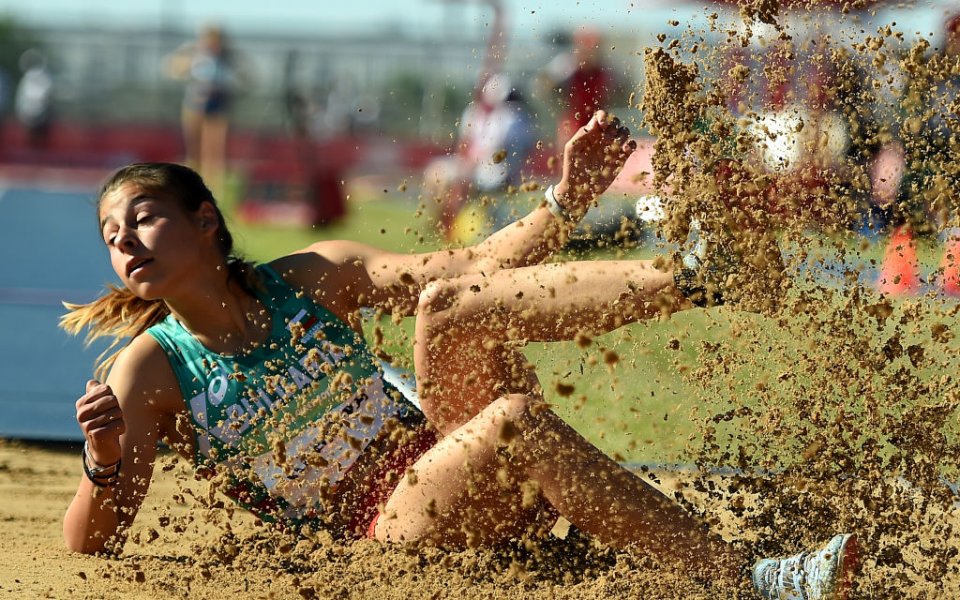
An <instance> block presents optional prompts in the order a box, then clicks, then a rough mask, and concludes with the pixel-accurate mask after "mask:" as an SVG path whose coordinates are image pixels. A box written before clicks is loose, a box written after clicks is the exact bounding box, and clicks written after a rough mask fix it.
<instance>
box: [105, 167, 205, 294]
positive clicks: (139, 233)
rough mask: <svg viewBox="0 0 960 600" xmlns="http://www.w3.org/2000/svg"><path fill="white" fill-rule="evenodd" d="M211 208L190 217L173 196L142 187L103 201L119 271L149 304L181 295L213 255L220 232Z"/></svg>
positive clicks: (131, 187) (130, 185)
mask: <svg viewBox="0 0 960 600" xmlns="http://www.w3.org/2000/svg"><path fill="white" fill-rule="evenodd" d="M210 209H211V207H210V205H209V204H208V203H207V204H204V205H202V207H201V209H200V210H199V211H197V212H196V213H189V212H187V211H185V210H184V209H183V208H182V206H181V204H180V203H179V202H177V200H176V199H174V198H172V197H170V196H169V195H167V194H164V193H162V192H153V191H148V190H146V189H145V188H143V187H142V186H141V185H139V184H136V183H130V182H127V183H124V184H122V185H120V186H119V187H117V188H116V189H115V190H113V191H111V192H109V193H108V194H106V195H105V196H104V197H103V199H102V200H101V202H100V232H101V234H102V235H103V241H104V243H105V244H106V245H107V249H108V250H109V252H110V263H111V264H112V265H113V270H114V272H116V274H117V276H118V277H120V280H121V281H123V283H124V285H126V286H127V288H128V289H130V291H132V292H133V293H134V294H136V295H137V296H139V297H140V298H143V299H145V300H155V299H159V298H169V297H170V296H172V295H174V294H176V293H177V291H178V290H179V289H181V287H182V286H183V285H184V284H185V283H187V282H189V280H190V278H189V277H188V276H189V274H190V273H191V272H192V271H195V270H196V269H197V265H199V264H202V261H203V260H205V259H204V257H205V256H207V257H208V256H209V253H208V250H209V248H210V245H211V244H212V243H214V242H213V238H214V235H215V233H212V230H215V229H216V219H215V214H214V215H213V218H212V222H213V226H212V227H211V215H210V214H209V213H210ZM206 260H209V258H207V259H206Z"/></svg>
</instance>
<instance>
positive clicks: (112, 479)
mask: <svg viewBox="0 0 960 600" xmlns="http://www.w3.org/2000/svg"><path fill="white" fill-rule="evenodd" d="M80 462H82V463H83V474H84V475H86V476H87V479H89V480H90V483H92V484H93V485H95V486H97V487H101V488H103V487H109V486H111V485H113V484H115V483H116V482H117V476H118V475H119V474H120V460H119V459H118V460H117V462H116V463H114V464H113V465H111V466H108V467H101V468H100V469H97V471H96V472H94V471H92V470H91V469H90V465H89V464H88V463H87V443H86V442H84V443H83V450H82V451H81V452H80ZM102 471H112V472H111V473H109V474H104V473H102Z"/></svg>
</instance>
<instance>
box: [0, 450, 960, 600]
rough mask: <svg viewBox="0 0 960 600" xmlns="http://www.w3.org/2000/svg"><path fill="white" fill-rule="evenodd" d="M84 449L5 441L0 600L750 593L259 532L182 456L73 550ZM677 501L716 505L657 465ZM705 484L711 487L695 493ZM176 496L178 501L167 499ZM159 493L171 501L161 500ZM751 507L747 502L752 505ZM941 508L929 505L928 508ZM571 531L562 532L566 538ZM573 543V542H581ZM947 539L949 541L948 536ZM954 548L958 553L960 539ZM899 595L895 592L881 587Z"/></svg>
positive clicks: (734, 524)
mask: <svg viewBox="0 0 960 600" xmlns="http://www.w3.org/2000/svg"><path fill="white" fill-rule="evenodd" d="M77 456H78V453H77V450H76V449H73V448H71V449H64V448H50V447H41V446H34V445H24V444H22V443H13V442H4V443H3V444H2V445H0V506H2V507H3V508H2V509H0V552H2V555H3V556H4V557H5V560H4V561H3V565H2V566H0V595H4V596H9V597H16V598H89V599H94V598H96V599H113V598H116V599H121V598H122V599H124V600H128V599H154V598H171V597H190V598H199V599H203V598H208V599H211V600H219V599H226V598H397V599H406V598H518V597H524V598H694V599H696V598H704V599H706V598H711V599H715V598H737V597H750V596H749V595H746V596H743V595H742V593H741V592H740V591H739V590H736V589H729V588H726V589H724V588H720V589H717V588H712V589H711V588H707V587H705V586H703V585H702V584H699V583H696V582H694V581H692V580H690V579H689V578H687V577H684V576H683V575H682V574H679V573H676V572H673V571H671V570H670V569H668V568H664V567H661V566H657V565H654V564H652V563H651V561H649V560H648V559H646V558H645V557H644V556H643V555H642V553H637V552H630V551H621V552H613V551H609V550H602V549H598V548H595V547H592V546H591V545H590V544H589V543H588V542H586V541H584V540H582V539H578V540H573V539H567V540H559V539H558V540H553V541H549V542H545V543H544V544H543V546H542V547H539V548H519V547H516V548H509V549H504V550H502V551H500V552H495V551H491V550H480V551H463V552H447V551H440V550H436V549H430V548H420V549H413V548H409V549H405V548H399V547H388V546H383V545H381V544H378V543H376V542H371V541H361V542H355V543H342V542H333V541H331V540H330V538H329V537H328V536H326V535H325V534H310V535H306V536H285V535H281V534H278V533H277V532H275V531H272V530H270V529H267V528H264V527H262V526H257V525H256V524H254V522H253V520H252V519H250V518H249V516H248V515H246V514H245V513H243V512H242V511H236V510H233V509H230V508H221V509H212V510H211V509H205V508H204V509H201V508H198V505H197V502H196V500H195V499H194V498H193V497H191V494H195V495H197V496H199V497H203V496H204V488H205V485H206V484H205V483H198V482H196V481H194V480H193V479H192V477H190V476H189V475H188V473H187V471H186V470H185V469H184V464H183V461H176V462H171V460H172V458H171V457H170V456H165V457H164V458H163V459H162V462H164V463H169V464H170V465H171V466H172V468H170V469H169V470H167V471H164V472H160V473H158V475H157V476H156V480H155V482H154V487H153V492H154V493H153V494H151V497H152V498H153V499H154V500H152V501H151V500H148V502H147V504H146V505H145V507H144V509H143V510H142V512H141V514H140V516H139V518H138V521H137V523H136V525H135V526H134V529H133V532H132V534H131V541H130V542H129V543H128V544H127V547H126V549H125V551H124V552H123V554H122V555H121V556H120V557H116V558H110V559H104V558H100V557H91V556H83V555H79V554H72V553H69V552H68V551H67V550H66V549H65V548H64V546H63V543H62V541H61V531H60V521H61V519H62V517H63V511H64V507H65V506H66V504H67V502H68V501H69V499H70V497H71V496H72V495H73V493H74V490H75V489H76V480H77V478H78V477H79V476H80V475H79V473H78V458H77ZM647 474H648V476H649V477H651V478H652V479H655V480H657V481H659V482H660V486H661V489H663V490H664V491H666V492H667V493H673V492H675V491H677V490H682V491H683V492H684V496H685V497H687V498H688V499H689V500H690V502H691V504H692V505H693V506H694V507H699V508H700V509H703V508H705V507H706V503H705V498H706V497H707V495H708V494H707V493H705V492H696V491H694V486H691V485H689V483H690V481H691V479H693V477H692V474H691V473H684V472H675V471H648V472H647ZM707 480H709V481H711V482H712V484H711V486H710V487H712V492H710V493H712V494H716V493H719V491H720V490H723V493H724V494H725V495H729V494H730V491H729V489H728V486H729V484H730V483H731V482H732V481H733V480H732V479H731V478H729V477H727V476H716V477H712V478H707V479H703V480H702V481H707ZM697 487H699V486H697ZM170 498H174V499H175V500H174V501H173V502H170V501H169V499H170ZM157 499H159V500H157ZM741 500H743V498H742V497H741ZM752 502H753V501H752V500H750V499H747V500H745V501H736V502H733V503H731V504H729V505H728V506H731V507H733V510H725V509H721V508H720V505H718V504H714V505H712V506H711V507H710V508H709V510H708V511H707V514H708V515H710V517H711V520H714V521H715V522H716V524H717V527H718V529H719V530H720V531H722V532H723V533H724V535H725V536H727V537H729V536H733V537H738V538H744V537H747V538H749V537H754V536H756V535H757V534H758V533H760V532H759V531H756V530H754V531H750V530H745V529H743V527H744V522H743V519H740V518H738V517H737V515H736V514H735V513H737V512H739V513H740V514H743V513H742V509H743V508H744V507H747V508H749V506H750V505H751V504H752ZM928 508H929V507H928ZM905 518H906V519H907V520H914V519H915V520H916V522H917V524H918V529H917V531H916V533H917V537H918V538H919V539H914V540H904V545H903V551H904V553H906V554H909V553H914V554H916V555H917V556H914V557H912V558H911V560H914V561H916V560H917V558H920V555H922V554H929V552H928V551H929V546H928V544H930V543H931V539H933V538H932V534H933V533H934V532H932V531H930V530H929V529H926V528H925V529H920V528H919V525H920V524H921V523H926V524H927V526H929V524H930V522H932V521H931V520H930V519H928V518H925V517H924V516H922V515H919V514H912V513H911V514H907V515H905ZM933 521H936V522H940V523H942V524H943V525H948V526H951V527H957V526H960V509H957V508H954V509H952V510H947V511H937V513H936V519H934V520H933ZM558 531H559V530H558ZM571 537H572V536H571ZM938 543H939V542H938ZM952 544H953V546H952V548H953V552H954V553H955V552H957V551H958V550H960V546H958V545H957V544H956V540H954V541H953V542H952ZM878 562H879V561H877V560H876V559H875V558H871V559H868V561H867V563H866V565H865V567H866V568H865V574H866V575H867V576H868V577H869V578H871V581H870V583H869V584H868V585H867V587H865V588H864V590H863V591H864V592H867V591H868V590H870V592H869V593H865V594H864V595H862V596H859V597H875V598H881V597H883V598H887V597H905V598H935V597H936V598H948V597H956V594H958V593H960V577H958V576H957V574H956V572H955V571H953V572H948V573H945V576H944V578H943V579H942V580H941V581H939V582H937V583H931V582H917V581H915V580H914V577H912V574H911V573H909V572H907V571H906V570H904V569H902V567H901V565H900V564H897V563H896V562H893V563H892V564H888V565H886V566H881V565H878V564H877V563H878ZM880 590H887V591H889V592H890V593H891V594H893V595H887V594H885V593H882V592H881V593H877V592H878V591H880Z"/></svg>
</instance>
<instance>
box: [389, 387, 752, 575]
mask: <svg viewBox="0 0 960 600" xmlns="http://www.w3.org/2000/svg"><path fill="white" fill-rule="evenodd" d="M538 490H539V492H540V493H542V494H543V496H545V497H546V498H547V500H548V501H549V502H550V503H551V504H552V505H553V506H554V508H556V509H557V510H558V511H559V512H560V514H562V515H564V516H565V517H566V518H567V519H569V520H570V521H571V522H572V523H574V524H575V525H576V526H577V527H579V528H580V529H581V530H583V531H586V532H588V533H589V534H591V535H592V536H594V537H595V538H596V539H598V540H600V541H601V542H604V543H607V544H610V545H614V546H618V547H623V546H626V545H629V544H639V545H641V546H642V548H643V549H644V550H646V551H649V552H650V553H651V554H652V555H653V556H655V557H657V558H658V559H659V560H662V561H664V562H666V563H668V564H671V565H672V564H676V563H678V562H679V563H682V564H683V566H684V567H686V568H687V569H688V570H690V571H691V572H692V573H693V574H694V575H695V576H699V577H701V578H703V579H713V580H716V579H719V578H729V579H731V580H735V579H736V578H738V577H742V568H743V567H744V565H745V557H744V556H742V555H741V554H740V553H739V551H737V550H736V549H734V548H732V547H731V546H729V545H728V544H726V543H725V542H723V541H722V540H721V539H720V538H718V537H716V536H711V535H710V534H709V533H708V532H707V531H706V529H705V527H704V526H703V524H701V523H699V522H698V521H697V520H696V519H694V518H693V517H692V516H690V515H689V514H687V513H686V512H685V511H684V510H683V509H682V508H681V507H680V506H678V505H677V504H675V503H674V502H673V501H671V500H670V499H669V498H667V497H666V496H664V495H663V494H661V493H660V492H658V491H657V490H656V489H654V488H653V487H651V486H650V485H649V484H647V483H646V482H645V481H643V480H642V479H640V478H639V477H637V476H635V475H634V474H633V473H631V472H630V471H628V470H626V469H624V468H623V467H622V466H620V465H618V464H617V463H616V462H614V461H613V460H611V459H610V458H609V457H607V456H606V455H604V454H603V453H602V452H601V451H600V450H598V449H597V448H596V447H595V446H593V445H592V444H590V443H589V442H588V441H587V440H585V439H584V438H583V437H581V436H580V435H579V434H577V433H576V431H574V430H573V429H572V428H571V427H570V426H569V425H567V424H566V423H564V422H563V421H562V420H561V419H560V418H559V417H557V416H556V415H555V414H553V413H552V412H551V411H549V410H545V409H543V408H542V402H541V401H540V400H539V398H538V397H537V396H535V395H523V394H513V395H510V396H505V397H503V398H500V399H498V400H495V401H494V402H492V403H491V404H490V405H489V406H487V407H486V408H484V409H483V410H482V411H480V413H479V414H478V415H476V416H475V417H473V418H472V419H470V420H469V421H468V422H467V423H466V424H464V425H463V426H461V427H459V428H457V429H456V430H454V431H453V432H451V433H450V434H449V435H448V436H446V437H445V438H443V439H442V440H441V441H440V442H439V443H438V444H437V445H436V446H435V447H434V448H432V449H431V450H430V451H428V452H427V453H426V454H425V455H424V456H423V457H421V459H420V460H419V461H417V463H416V464H415V465H414V466H413V468H412V469H411V470H410V471H408V473H407V475H405V476H404V478H402V479H401V481H400V484H399V485H398V487H397V488H396V490H395V491H394V492H393V494H392V495H391V497H390V499H389V500H388V502H387V504H386V507H385V509H384V514H383V516H382V517H381V519H380V520H379V521H378V523H377V529H376V535H377V537H378V538H379V539H381V540H388V541H422V540H429V541H432V542H435V543H440V544H451V545H460V546H462V545H470V544H473V543H494V542H498V541H501V540H503V539H508V538H511V537H514V538H515V537H517V536H518V535H519V534H521V533H523V531H524V530H529V529H531V528H532V529H535V528H536V525H537V523H536V522H535V518H534V515H535V514H536V513H535V512H534V508H535V507H536V503H535V499H536V498H537V497H538V496H539V494H538V493H537V492H538Z"/></svg>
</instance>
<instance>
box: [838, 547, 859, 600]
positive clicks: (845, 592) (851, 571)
mask: <svg viewBox="0 0 960 600" xmlns="http://www.w3.org/2000/svg"><path fill="white" fill-rule="evenodd" d="M859 569H860V545H859V544H858V543H857V538H856V537H855V536H853V535H849V536H847V539H846V540H844V541H843V543H842V544H841V545H840V549H839V550H838V551H837V590H836V593H835V594H834V596H833V598H834V600H847V598H848V597H849V596H850V591H851V590H852V589H853V577H854V575H856V574H857V571H859Z"/></svg>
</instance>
